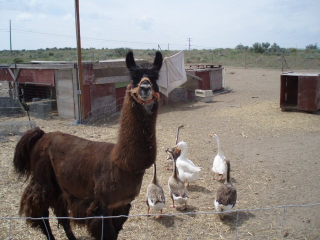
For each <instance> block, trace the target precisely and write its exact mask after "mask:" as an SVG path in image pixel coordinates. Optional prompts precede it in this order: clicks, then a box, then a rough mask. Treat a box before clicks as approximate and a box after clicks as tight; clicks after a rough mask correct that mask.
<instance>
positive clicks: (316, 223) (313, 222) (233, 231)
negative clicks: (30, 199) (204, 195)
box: [0, 203, 320, 240]
mask: <svg viewBox="0 0 320 240" xmlns="http://www.w3.org/2000/svg"><path fill="white" fill-rule="evenodd" d="M312 207H320V203H311V204H289V205H280V206H273V207H265V208H253V209H235V210H231V211H228V212H225V214H227V216H228V218H229V219H228V220H227V221H221V220H219V218H218V217H217V216H216V215H217V214H218V213H217V212H216V211H201V212H177V213H175V214H161V217H162V218H161V219H162V220H161V221H163V222H165V221H166V219H167V220H168V222H170V221H171V220H173V221H181V219H182V221H181V224H180V225H179V224H177V226H176V227H175V228H176V229H175V230H173V231H172V229H171V230H167V233H168V234H166V236H165V237H164V233H163V231H161V229H160V228H157V227H155V226H156V225H155V222H156V220H155V217H156V216H159V214H149V215H147V214H133V215H129V216H127V215H119V216H112V217H110V216H96V217H86V218H73V217H41V218H30V217H0V221H1V222H2V224H1V225H2V233H4V234H3V235H2V237H4V238H2V239H20V238H19V237H21V236H18V233H15V230H14V227H13V221H22V222H24V221H25V220H27V219H30V220H39V221H44V220H47V219H48V220H58V219H70V220H71V221H79V220H87V219H102V226H101V228H102V232H103V228H104V220H105V219H112V218H120V217H127V218H128V221H127V222H126V223H125V224H124V229H123V230H122V231H121V232H120V235H119V239H133V238H131V237H130V236H131V234H132V233H133V232H132V231H131V228H132V226H131V227H130V225H133V223H138V224H140V222H141V221H140V220H138V219H142V223H143V222H144V221H145V223H144V224H141V225H140V231H136V233H135V237H139V238H140V239H141V238H143V236H145V239H147V240H149V239H158V238H160V237H161V238H162V239H220V238H221V239H235V240H237V239H283V238H286V239H288V238H287V237H288V236H290V237H289V239H319V238H320V228H319V227H320V216H319V215H317V214H316V211H314V213H315V216H313V218H312V214H311V215H309V216H308V218H309V219H308V220H307V221H306V223H307V224H309V227H306V226H303V225H302V224H298V225H295V224H293V221H292V220H293V219H294V218H297V217H298V218H303V216H302V215H304V216H305V215H308V214H306V213H312V212H313V211H312ZM290 210H291V212H290ZM269 211H280V212H279V214H278V215H277V214H276V212H273V213H272V214H271V215H276V217H278V218H279V221H278V222H275V223H271V222H269V221H270V214H268V212H269ZM256 212H261V214H262V216H260V217H259V215H258V214H256V215H254V213H256ZM247 214H250V216H251V217H250V218H251V219H252V223H251V224H252V226H251V227H249V228H248V226H249V224H247V226H242V225H244V221H249V220H248V219H247V220H245V219H244V217H242V218H241V215H243V216H246V215H247ZM210 216H216V217H215V218H211V217H210ZM185 217H187V218H185ZM201 217H205V220H207V221H210V220H214V222H212V221H211V222H210V223H211V225H212V226H213V225H214V224H215V226H216V228H217V229H214V228H213V227H211V228H207V227H206V226H199V225H197V221H198V219H199V218H201ZM273 217H274V216H273ZM183 218H185V219H183ZM261 219H262V220H263V221H265V223H264V224H261V223H258V222H259V221H261ZM4 222H7V224H6V225H7V229H6V228H4ZM267 223H268V224H273V225H272V226H271V225H269V226H266V225H268V224H267ZM1 225H0V226H1ZM143 225H144V228H145V229H141V226H143ZM169 225H170V224H169ZM169 225H168V226H169ZM172 225H174V224H172ZM209 225H210V224H209ZM224 225H227V226H229V230H228V231H226V232H223V231H221V229H222V228H223V227H224ZM299 225H300V226H299ZM127 226H129V228H127ZM182 226H183V227H182ZM259 226H260V227H259ZM133 227H134V226H133ZM173 228H174V227H173ZM219 228H220V230H219ZM244 228H245V229H244ZM203 231H206V233H203ZM20 234H21V233H19V235H20ZM102 237H103V236H102ZM102 237H101V239H102ZM22 239H23V238H22ZM81 239H84V238H81Z"/></svg>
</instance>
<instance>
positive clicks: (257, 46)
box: [250, 42, 264, 53]
mask: <svg viewBox="0 0 320 240" xmlns="http://www.w3.org/2000/svg"><path fill="white" fill-rule="evenodd" d="M250 50H251V51H253V52H255V53H263V52H264V48H263V47H262V45H261V43H258V42H256V43H254V44H253V45H252V47H251V48H250Z"/></svg>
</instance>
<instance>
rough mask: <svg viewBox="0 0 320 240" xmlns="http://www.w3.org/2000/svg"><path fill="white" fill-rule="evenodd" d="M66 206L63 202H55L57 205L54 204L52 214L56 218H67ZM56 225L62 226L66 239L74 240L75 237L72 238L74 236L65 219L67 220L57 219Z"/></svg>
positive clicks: (68, 221) (67, 220)
mask: <svg viewBox="0 0 320 240" xmlns="http://www.w3.org/2000/svg"><path fill="white" fill-rule="evenodd" d="M59 199H62V196H59ZM66 206H67V205H66V203H65V202H63V200H59V201H57V204H56V206H54V209H53V211H54V214H55V215H56V216H57V217H69V214H68V209H67V207H66ZM58 223H59V225H62V227H63V229H64V232H65V233H66V235H67V238H68V239H69V240H76V237H75V236H74V234H73V232H72V230H71V226H70V220H69V219H67V218H63V219H60V218H59V219H58Z"/></svg>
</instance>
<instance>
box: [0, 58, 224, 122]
mask: <svg viewBox="0 0 320 240" xmlns="http://www.w3.org/2000/svg"><path fill="white" fill-rule="evenodd" d="M137 63H138V64H139V65H147V64H148V62H147V61H145V60H137ZM82 71H83V93H82V94H83V95H84V97H83V98H84V103H83V104H84V115H83V116H81V114H80V97H79V96H80V95H79V94H80V90H79V86H78V85H79V83H78V79H77V64H76V63H72V62H34V63H31V64H11V65H1V66H0V82H2V83H3V87H2V91H3V92H4V95H0V97H2V100H1V102H2V104H1V105H0V114H1V115H4V116H5V115H7V114H9V115H10V114H18V115H21V114H22V115H23V114H24V111H23V110H22V109H21V106H20V104H19V102H20V103H22V104H24V107H26V106H27V107H28V109H29V112H30V115H31V116H32V117H36V118H51V117H52V116H58V117H60V118H64V119H74V120H77V121H78V122H82V121H84V122H87V121H95V120H96V119H102V118H106V117H109V116H111V115H113V114H115V113H117V112H119V111H120V110H121V107H122V104H123V98H124V95H125V92H126V86H127V85H128V84H129V81H130V79H129V77H128V71H127V69H126V67H125V62H124V60H110V61H109V60H108V61H97V62H84V63H82ZM224 72H225V69H224V67H222V66H215V65H207V66H204V65H191V66H189V67H188V68H186V73H187V82H186V83H184V84H182V85H181V86H180V87H178V88H176V89H174V90H173V91H172V92H170V93H169V95H168V96H165V95H164V94H162V93H161V97H160V103H161V104H162V105H166V104H171V103H175V102H179V101H192V100H195V90H196V89H200V90H212V91H213V92H217V91H221V90H223V89H224V88H225V79H224V78H225V76H224ZM4 86H6V88H4ZM18 100H19V101H18ZM5 101H6V102H8V103H6V104H4V102H5Z"/></svg>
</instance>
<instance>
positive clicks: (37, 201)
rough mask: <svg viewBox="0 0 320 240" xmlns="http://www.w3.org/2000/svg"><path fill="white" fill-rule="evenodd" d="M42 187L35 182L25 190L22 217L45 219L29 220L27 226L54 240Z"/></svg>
mask: <svg viewBox="0 0 320 240" xmlns="http://www.w3.org/2000/svg"><path fill="white" fill-rule="evenodd" d="M43 192H45V191H43V189H42V186H41V185H40V184H39V183H37V182H36V181H34V180H31V182H30V183H29V185H28V186H27V187H26V189H25V190H24V193H23V195H22V197H21V201H20V211H19V213H20V215H25V216H26V217H31V218H43V219H42V220H33V219H27V224H29V225H30V226H31V227H32V228H39V229H40V230H41V231H42V233H43V234H44V235H46V237H47V238H48V239H50V240H54V239H55V238H54V236H53V235H52V231H51V227H50V224H49V219H48V217H49V205H48V201H47V199H46V197H45V195H46V194H44V193H43Z"/></svg>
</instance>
